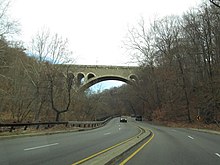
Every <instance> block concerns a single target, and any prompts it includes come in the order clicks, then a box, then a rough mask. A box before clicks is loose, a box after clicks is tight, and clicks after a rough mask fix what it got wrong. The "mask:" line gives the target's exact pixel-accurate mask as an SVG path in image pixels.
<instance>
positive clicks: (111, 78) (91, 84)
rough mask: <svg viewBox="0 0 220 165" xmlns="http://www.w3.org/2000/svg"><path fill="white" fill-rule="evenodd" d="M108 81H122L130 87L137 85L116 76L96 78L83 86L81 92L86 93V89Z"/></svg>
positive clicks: (130, 80) (80, 88)
mask: <svg viewBox="0 0 220 165" xmlns="http://www.w3.org/2000/svg"><path fill="white" fill-rule="evenodd" d="M107 80H117V81H121V82H124V83H126V84H129V85H135V81H134V80H132V79H127V78H124V77H120V76H115V75H111V76H101V77H94V78H92V79H91V80H89V81H88V82H87V83H85V84H83V85H82V86H80V87H79V90H78V91H79V92H84V91H85V90H86V89H88V88H89V87H91V86H93V85H95V84H97V83H99V82H102V81H107Z"/></svg>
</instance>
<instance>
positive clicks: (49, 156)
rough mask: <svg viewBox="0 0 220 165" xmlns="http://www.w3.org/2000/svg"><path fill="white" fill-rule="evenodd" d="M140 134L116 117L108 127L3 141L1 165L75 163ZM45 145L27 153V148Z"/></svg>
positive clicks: (133, 127) (0, 155) (0, 152)
mask: <svg viewBox="0 0 220 165" xmlns="http://www.w3.org/2000/svg"><path fill="white" fill-rule="evenodd" d="M119 128H120V129H119ZM138 132H139V130H138V129H137V127H135V126H134V125H132V124H131V123H130V122H128V123H120V122H119V118H116V119H113V120H111V121H110V122H109V123H108V124H107V125H106V126H104V127H101V128H98V129H94V130H90V131H83V132H74V133H66V134H56V135H49V136H37V137H25V138H16V139H7V140H6V139H4V140H0V164H5V165H7V164H13V165H14V164H22V165H26V164H72V163H73V162H75V161H78V160H81V159H83V158H85V157H87V156H90V155H91V154H94V153H96V152H98V151H100V150H103V149H105V148H108V147H110V146H112V145H114V144H116V143H119V142H121V141H123V140H125V139H128V138H130V137H132V136H134V135H136V134H138ZM106 133H108V134H106ZM50 144H56V145H52V146H49V145H50ZM46 145H48V146H47V147H41V148H39V149H35V150H28V151H25V149H27V148H34V147H40V146H46Z"/></svg>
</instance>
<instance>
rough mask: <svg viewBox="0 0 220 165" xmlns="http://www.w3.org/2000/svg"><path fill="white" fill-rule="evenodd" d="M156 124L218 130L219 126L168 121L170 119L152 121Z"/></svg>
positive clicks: (219, 129)
mask: <svg viewBox="0 0 220 165" xmlns="http://www.w3.org/2000/svg"><path fill="white" fill-rule="evenodd" d="M154 122H155V123H156V124H161V125H165V126H168V127H178V128H197V129H208V130H214V131H220V127H218V126H217V124H204V123H201V122H197V121H196V122H192V123H188V122H170V121H154Z"/></svg>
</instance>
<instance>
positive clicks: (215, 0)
mask: <svg viewBox="0 0 220 165" xmlns="http://www.w3.org/2000/svg"><path fill="white" fill-rule="evenodd" d="M209 1H210V2H211V3H212V4H213V5H215V6H217V7H218V8H220V0H209Z"/></svg>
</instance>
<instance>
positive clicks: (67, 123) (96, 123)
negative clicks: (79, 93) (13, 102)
mask: <svg viewBox="0 0 220 165" xmlns="http://www.w3.org/2000/svg"><path fill="white" fill-rule="evenodd" d="M112 118H113V117H109V118H107V119H105V120H103V121H63V122H34V123H0V128H1V129H4V130H9V132H12V131H13V130H15V129H16V128H21V127H24V130H27V128H28V127H31V126H32V127H33V126H36V129H39V128H40V126H44V128H51V127H53V126H55V125H64V126H65V127H82V128H96V127H100V126H103V125H105V124H106V123H107V122H108V121H109V120H111V119H112Z"/></svg>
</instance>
